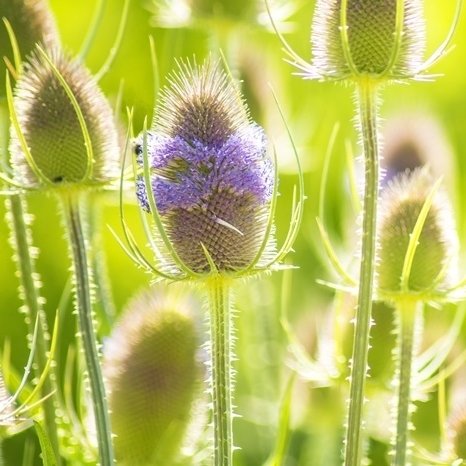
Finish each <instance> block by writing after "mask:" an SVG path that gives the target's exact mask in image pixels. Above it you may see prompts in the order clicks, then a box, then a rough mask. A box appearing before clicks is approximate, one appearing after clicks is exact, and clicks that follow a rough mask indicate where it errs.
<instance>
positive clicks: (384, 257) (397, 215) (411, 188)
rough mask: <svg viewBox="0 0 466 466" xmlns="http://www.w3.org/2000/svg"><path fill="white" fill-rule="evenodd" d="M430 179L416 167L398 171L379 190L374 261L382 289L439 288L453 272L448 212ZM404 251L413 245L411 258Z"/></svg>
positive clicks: (452, 236) (452, 232)
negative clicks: (414, 239) (414, 237)
mask: <svg viewBox="0 0 466 466" xmlns="http://www.w3.org/2000/svg"><path fill="white" fill-rule="evenodd" d="M434 184H435V183H434V181H433V179H432V177H431V176H430V174H429V172H428V171H427V169H418V170H415V171H413V172H405V173H403V174H401V175H399V176H398V177H397V178H395V179H394V180H393V181H392V182H391V183H390V184H389V185H388V186H387V187H386V188H385V190H384V192H383V195H382V199H381V202H380V218H379V224H378V262H377V274H378V288H379V293H381V294H382V295H386V294H388V295H390V294H398V293H422V292H429V291H432V292H434V291H439V290H442V289H444V288H445V287H447V286H449V285H451V282H452V280H453V279H454V277H455V275H456V267H455V263H454V260H453V259H454V258H455V256H456V254H457V238H456V233H455V226H454V221H453V215H452V212H451V209H450V206H449V204H448V201H447V199H446V198H445V196H444V195H443V194H442V193H441V192H438V191H435V190H433V189H434ZM430 202H431V204H430ZM429 204H430V208H429V207H428V206H429ZM427 209H428V210H427ZM424 215H425V220H424V223H423V224H422V223H421V224H420V225H422V230H420V233H419V234H418V237H417V246H416V247H415V249H412V248H411V249H410V246H409V245H410V242H411V247H412V246H413V244H412V243H413V242H412V241H411V238H412V236H413V235H414V234H416V233H415V227H416V224H417V222H418V219H420V218H421V217H423V216H424ZM418 225H419V224H418ZM409 251H411V252H412V251H414V256H413V257H412V260H410V259H409V255H410V253H409ZM408 264H409V267H408Z"/></svg>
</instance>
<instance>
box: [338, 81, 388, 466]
mask: <svg viewBox="0 0 466 466" xmlns="http://www.w3.org/2000/svg"><path fill="white" fill-rule="evenodd" d="M375 86H376V84H374V83H373V82H371V81H370V79H369V78H365V79H361V81H360V82H359V84H358V103H359V118H360V125H361V133H362V142H363V149H364V163H365V187H364V205H363V225H362V247H361V268H360V275H359V294H358V305H357V311H356V326H355V332H354V342H353V355H352V366H351V385H350V401H349V413H348V430H347V432H346V450H345V462H344V464H345V466H359V465H360V464H361V459H362V450H363V448H362V443H363V441H362V422H363V421H362V412H363V406H364V390H365V382H366V376H367V355H368V352H369V333H370V326H371V311H372V288H373V276H374V265H375V236H376V218H377V197H378V189H379V154H378V137H377V102H376V100H377V92H376V91H377V89H376V87H375Z"/></svg>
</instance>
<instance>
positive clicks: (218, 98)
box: [135, 60, 302, 278]
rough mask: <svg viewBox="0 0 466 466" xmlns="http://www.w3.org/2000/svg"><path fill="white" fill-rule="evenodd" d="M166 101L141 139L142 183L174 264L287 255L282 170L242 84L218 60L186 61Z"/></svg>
mask: <svg viewBox="0 0 466 466" xmlns="http://www.w3.org/2000/svg"><path fill="white" fill-rule="evenodd" d="M159 102H160V106H159V108H158V109H157V114H156V116H155V118H154V124H153V127H152V129H151V130H150V131H148V132H146V131H143V133H142V134H141V135H140V136H139V138H138V139H137V140H136V144H135V151H136V154H137V155H136V160H137V165H138V167H139V168H138V172H137V180H136V186H137V198H138V201H139V203H140V205H141V207H142V208H143V209H144V210H145V211H146V212H151V213H152V214H153V217H154V218H155V223H156V224H157V227H158V229H159V232H160V236H161V238H162V239H164V244H163V245H162V246H163V247H164V248H165V249H168V250H169V251H170V252H171V259H174V260H171V262H172V264H173V265H174V266H176V267H177V268H178V269H179V271H180V272H181V275H180V276H181V277H184V278H186V277H187V276H191V277H193V276H202V275H205V274H209V273H211V272H213V273H221V274H231V275H235V274H246V273H253V272H255V271H257V269H268V268H269V266H272V265H273V264H275V263H276V262H277V261H278V260H279V258H280V259H281V257H283V254H282V253H283V250H282V253H275V241H274V235H273V226H272V222H273V212H274V206H275V197H276V170H275V169H274V166H273V163H272V161H271V160H270V158H269V156H268V154H267V140H266V137H265V134H264V131H263V130H262V128H260V127H259V126H258V125H257V124H255V123H253V122H252V121H251V120H250V118H249V116H248V112H247V110H246V108H245V105H244V102H243V101H242V99H241V97H240V95H239V91H238V89H237V87H236V86H235V84H234V83H233V82H232V81H231V79H230V77H229V76H228V75H227V74H226V73H225V72H223V71H222V70H221V69H220V67H219V64H218V63H214V62H212V61H210V60H208V61H206V62H205V63H204V64H203V65H201V66H198V65H191V64H189V63H181V64H180V65H179V71H178V73H176V74H173V75H172V76H171V79H170V84H169V86H168V87H167V88H165V89H164V91H163V92H162V94H161V96H160V100H159ZM148 185H150V187H151V189H150V190H149V192H148V191H147V186H148ZM301 204H302V203H301V202H300V203H299V205H298V206H297V207H296V206H295V207H296V209H295V210H297V212H295V214H296V217H294V219H293V220H292V222H291V223H292V228H293V230H295V227H296V224H297V223H299V218H298V217H300V212H301V208H302V206H301ZM162 249H163V248H162V247H161V250H162ZM286 249H287V250H289V249H288V247H287V248H286ZM162 262H163V261H162ZM165 262H170V260H168V261H166V260H165ZM172 278H173V277H172Z"/></svg>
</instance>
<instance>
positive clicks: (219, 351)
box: [209, 276, 233, 466]
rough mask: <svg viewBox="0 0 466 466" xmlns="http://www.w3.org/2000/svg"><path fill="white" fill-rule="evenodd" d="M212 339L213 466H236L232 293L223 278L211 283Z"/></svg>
mask: <svg viewBox="0 0 466 466" xmlns="http://www.w3.org/2000/svg"><path fill="white" fill-rule="evenodd" d="M209 304H210V339H211V363H212V402H213V424H214V466H231V465H232V464H233V432H232V424H233V408H232V392H233V380H232V352H233V350H232V322H231V310H230V290H229V285H228V284H227V283H225V279H224V278H222V277H219V276H218V277H215V278H213V279H212V281H211V283H210V303H209Z"/></svg>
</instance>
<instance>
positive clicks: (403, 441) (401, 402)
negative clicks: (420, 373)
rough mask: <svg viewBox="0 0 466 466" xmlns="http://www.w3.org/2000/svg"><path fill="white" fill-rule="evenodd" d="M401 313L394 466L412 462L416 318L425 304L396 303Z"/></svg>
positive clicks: (397, 309)
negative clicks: (411, 416)
mask: <svg viewBox="0 0 466 466" xmlns="http://www.w3.org/2000/svg"><path fill="white" fill-rule="evenodd" d="M396 311H397V312H398V325H399V330H398V340H399V341H398V358H397V364H398V370H397V376H398V381H397V384H398V400H397V409H396V433H395V438H394V456H393V462H392V465H393V466H406V465H408V464H410V459H409V456H410V452H409V444H408V441H409V422H410V414H411V410H410V406H411V379H412V377H411V369H412V361H413V355H414V338H415V331H416V321H417V318H418V317H419V316H420V313H421V312H422V303H420V302H416V301H412V300H411V301H401V302H398V303H396Z"/></svg>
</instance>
